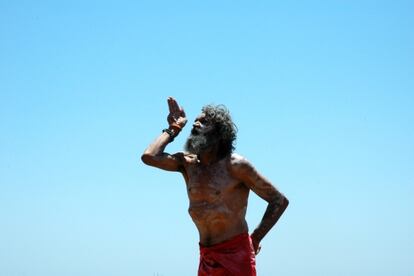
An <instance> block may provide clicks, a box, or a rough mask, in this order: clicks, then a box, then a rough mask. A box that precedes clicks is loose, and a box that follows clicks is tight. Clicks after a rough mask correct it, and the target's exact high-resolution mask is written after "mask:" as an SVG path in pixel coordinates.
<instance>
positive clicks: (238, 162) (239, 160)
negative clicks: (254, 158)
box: [229, 153, 251, 170]
mask: <svg viewBox="0 0 414 276" xmlns="http://www.w3.org/2000/svg"><path fill="white" fill-rule="evenodd" d="M229 160H230V162H229V164H230V166H231V168H232V169H233V170H241V169H246V168H249V167H251V164H250V162H249V161H248V160H247V159H246V158H245V157H244V156H242V155H240V154H238V153H232V154H231V156H230V159H229Z"/></svg>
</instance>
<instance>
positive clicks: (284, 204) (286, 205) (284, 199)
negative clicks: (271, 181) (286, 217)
mask: <svg viewBox="0 0 414 276" xmlns="http://www.w3.org/2000/svg"><path fill="white" fill-rule="evenodd" d="M283 206H284V207H285V209H286V208H287V207H288V206H289V199H287V197H285V196H283Z"/></svg>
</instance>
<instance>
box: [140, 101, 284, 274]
mask: <svg viewBox="0 0 414 276" xmlns="http://www.w3.org/2000/svg"><path fill="white" fill-rule="evenodd" d="M168 106H169V111H170V113H169V115H168V117H167V121H168V124H169V127H168V128H166V129H164V130H163V132H162V134H161V135H160V136H159V137H158V138H156V140H155V141H154V142H153V143H152V144H150V145H149V146H148V148H147V149H146V150H145V152H144V154H143V155H142V157H141V159H142V161H143V162H144V163H145V164H147V165H150V166H154V167H157V168H160V169H163V170H167V171H177V172H180V173H181V174H182V175H183V177H184V180H185V183H186V185H187V193H188V198H189V201H190V204H189V205H190V206H189V209H188V212H189V213H190V216H191V218H192V220H193V221H194V223H195V225H196V227H197V229H198V232H199V236H200V242H199V246H200V264H199V270H198V275H199V276H211V275H216V276H218V275H237V276H252V275H256V261H255V255H257V254H258V253H259V250H260V248H261V246H260V241H261V240H262V239H263V237H264V236H265V235H266V234H267V233H268V232H269V230H270V229H271V228H272V227H273V226H274V225H275V223H276V222H277V221H278V219H279V218H280V216H281V215H282V213H283V212H284V211H285V209H286V208H287V206H288V204H289V201H288V200H287V198H286V197H285V196H284V195H282V194H281V193H280V192H279V191H278V190H277V189H276V188H275V187H274V186H273V185H272V184H271V183H270V182H269V180H267V179H266V178H264V177H263V176H262V175H261V174H260V173H259V172H257V170H256V169H255V168H254V167H253V165H252V164H251V163H249V162H248V161H247V160H246V159H245V158H243V157H242V156H240V155H238V154H235V153H233V150H234V145H233V144H234V142H235V140H236V126H235V125H234V123H233V122H232V120H231V117H230V114H229V112H228V110H227V109H226V108H225V107H224V106H222V105H221V106H212V105H208V106H204V107H203V108H202V112H201V114H200V115H199V116H198V117H197V118H196V119H195V121H194V124H193V128H192V130H191V135H190V137H189V138H188V140H187V142H186V144H185V152H178V153H175V154H169V153H166V152H165V151H164V150H165V147H166V146H167V144H168V143H170V142H172V141H173V140H174V138H175V137H176V136H177V135H178V134H179V133H180V131H181V130H182V129H183V127H184V126H185V125H186V123H187V118H186V115H185V112H184V110H183V108H181V107H180V106H179V105H178V103H177V102H176V100H175V99H173V98H171V97H169V98H168ZM250 190H251V191H253V192H254V193H256V194H257V195H258V196H259V197H261V198H262V199H264V200H265V201H267V202H268V206H267V209H266V211H265V213H264V215H263V218H262V220H261V222H260V223H259V225H258V226H257V228H256V229H255V230H254V231H253V232H252V233H251V234H249V229H248V225H247V222H246V219H245V216H246V209H247V201H248V196H249V192H250Z"/></svg>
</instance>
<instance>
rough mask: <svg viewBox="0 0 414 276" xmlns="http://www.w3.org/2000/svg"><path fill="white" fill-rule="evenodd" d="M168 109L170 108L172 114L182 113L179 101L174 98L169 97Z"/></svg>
mask: <svg viewBox="0 0 414 276" xmlns="http://www.w3.org/2000/svg"><path fill="white" fill-rule="evenodd" d="M168 107H169V108H170V112H172V113H179V112H180V107H179V106H178V103H177V101H176V100H175V99H174V98H173V97H168Z"/></svg>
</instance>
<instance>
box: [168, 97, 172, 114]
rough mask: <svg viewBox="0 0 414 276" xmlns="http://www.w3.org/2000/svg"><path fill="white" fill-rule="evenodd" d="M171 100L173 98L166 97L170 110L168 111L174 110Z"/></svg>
mask: <svg viewBox="0 0 414 276" xmlns="http://www.w3.org/2000/svg"><path fill="white" fill-rule="evenodd" d="M173 100H174V99H173V98H172V97H168V99H167V103H168V109H169V110H170V113H172V112H174V107H173Z"/></svg>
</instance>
